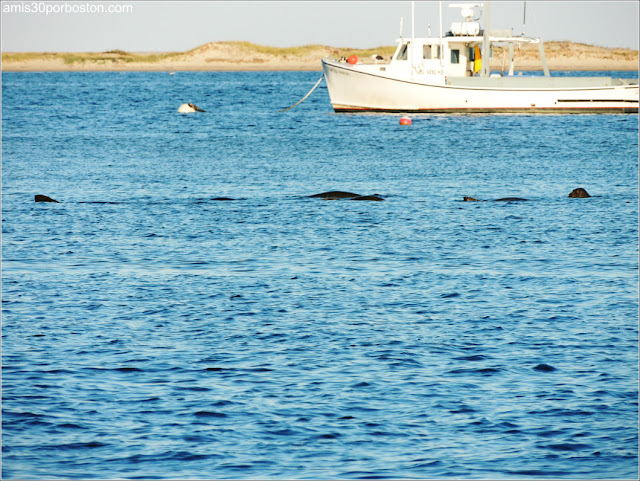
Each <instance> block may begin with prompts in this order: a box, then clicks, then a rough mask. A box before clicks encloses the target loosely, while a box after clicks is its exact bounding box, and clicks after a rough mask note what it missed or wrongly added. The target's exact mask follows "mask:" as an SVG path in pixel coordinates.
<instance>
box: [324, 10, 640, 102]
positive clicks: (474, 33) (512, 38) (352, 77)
mask: <svg viewBox="0 0 640 481" xmlns="http://www.w3.org/2000/svg"><path fill="white" fill-rule="evenodd" d="M525 5H526V2H525ZM449 6H450V7H454V8H460V9H461V10H460V13H461V14H462V17H463V19H464V20H463V21H460V22H453V23H452V24H451V29H450V31H449V32H447V33H446V34H444V35H443V34H442V27H441V25H442V2H440V35H439V36H438V37H431V36H429V38H416V37H414V35H413V33H414V27H413V10H414V7H413V3H412V28H411V30H412V35H411V38H410V39H407V38H402V27H401V36H400V38H398V39H397V42H398V47H397V49H396V51H395V53H394V55H393V57H392V58H391V60H390V61H389V62H387V63H380V62H379V61H378V60H376V61H375V62H369V63H365V62H360V61H359V60H358V59H357V57H355V56H352V57H350V58H349V59H348V60H347V59H344V58H343V59H341V60H332V59H323V60H322V66H323V69H324V76H325V79H326V82H327V87H328V90H329V97H330V99H331V104H332V106H333V109H334V110H335V111H336V112H363V111H378V112H434V113H448V112H475V113H594V112H599V113H637V112H638V79H617V78H611V77H552V76H551V75H550V73H549V69H548V67H547V64H546V60H545V56H544V47H543V42H542V40H541V39H540V38H534V37H527V36H525V35H524V26H523V33H522V34H521V35H517V36H516V35H514V34H513V33H512V29H509V30H490V29H489V2H486V4H482V3H464V4H452V5H449ZM482 14H484V28H482V29H481V28H480V24H479V20H480V18H481V16H482ZM523 25H524V20H523ZM429 35H430V33H429ZM520 44H537V45H538V48H539V52H540V59H541V64H542V65H541V66H542V70H543V71H544V76H541V75H538V76H521V75H514V68H515V66H514V47H515V46H518V45H520ZM494 46H499V47H501V48H502V49H503V52H505V54H506V51H507V49H508V52H509V54H508V57H509V58H508V72H502V73H497V72H494V73H492V72H491V71H490V69H489V62H488V61H487V62H485V61H484V59H489V58H490V55H491V48H492V47H494ZM505 63H506V59H505ZM505 70H506V68H505Z"/></svg>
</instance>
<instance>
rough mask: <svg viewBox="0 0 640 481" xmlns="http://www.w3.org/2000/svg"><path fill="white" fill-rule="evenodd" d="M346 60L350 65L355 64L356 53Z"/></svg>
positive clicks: (356, 60)
mask: <svg viewBox="0 0 640 481" xmlns="http://www.w3.org/2000/svg"><path fill="white" fill-rule="evenodd" d="M347 62H349V63H350V64H351V65H355V64H357V63H358V57H357V56H356V55H352V56H351V57H349V58H348V59H347Z"/></svg>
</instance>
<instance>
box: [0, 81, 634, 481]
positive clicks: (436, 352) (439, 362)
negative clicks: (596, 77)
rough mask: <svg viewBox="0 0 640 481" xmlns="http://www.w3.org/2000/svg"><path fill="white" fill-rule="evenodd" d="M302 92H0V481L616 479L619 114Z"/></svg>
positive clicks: (264, 85) (621, 182) (630, 404)
mask: <svg viewBox="0 0 640 481" xmlns="http://www.w3.org/2000/svg"><path fill="white" fill-rule="evenodd" d="M605 74H606V75H610V74H611V73H610V72H607V73H605ZM619 74H622V75H625V73H613V75H614V76H618V75H619ZM569 75H571V74H569ZM626 75H629V74H626ZM631 75H635V76H637V73H635V72H634V73H633V74H631ZM319 76H320V73H319V72H237V73H232V72H176V73H175V75H168V73H167V72H155V73H139V72H129V73H119V72H105V73H3V75H2V261H3V264H2V265H3V268H2V362H3V376H2V393H3V399H2V405H3V417H2V425H3V427H2V442H3V455H2V475H3V478H4V479H61V478H82V479H89V478H94V479H96V478H97V479H114V478H118V479H123V478H124V479H135V478H164V479H167V478H172V479H176V478H178V479H212V478H214V479H220V478H223V479H256V478H257V479H311V478H313V479H318V478H322V479H337V478H340V479H355V478H414V479H415V478H422V479H424V478H428V479H439V478H458V479H459V478H465V479H467V478H473V479H505V478H509V479H522V478H529V479H533V478H536V479H576V478H577V479H608V478H616V479H625V478H629V479H637V477H638V116H637V115H571V116H562V115H494V116H491V115H414V116H412V119H413V124H412V125H411V126H400V125H399V124H398V119H399V117H400V116H399V115H366V114H360V115H357V114H334V113H333V112H332V110H331V107H330V104H329V99H328V94H327V91H326V87H325V86H324V84H322V85H321V87H319V88H318V89H317V90H316V91H315V92H314V93H313V94H312V95H311V96H310V97H309V98H308V99H307V100H306V101H305V102H304V103H302V104H301V105H300V106H298V107H296V108H295V109H292V110H290V111H288V112H285V113H278V110H279V109H282V108H284V107H287V106H289V105H291V104H293V103H294V102H296V101H297V100H299V99H300V98H301V97H302V96H303V95H304V94H305V93H306V92H307V91H308V90H309V89H310V88H311V86H313V84H314V82H315V81H316V80H317V79H318V77H319ZM184 102H194V103H196V104H197V105H198V106H199V107H201V108H203V109H204V110H206V111H207V112H206V113H197V114H191V115H180V114H178V113H177V112H176V110H177V107H178V106H179V105H180V104H182V103H184ZM576 187H584V188H585V189H586V190H587V191H588V192H589V193H590V194H591V195H592V196H593V197H591V198H588V199H572V198H568V197H567V195H568V193H569V192H570V191H571V190H572V189H574V188H576ZM328 190H345V191H351V192H355V193H359V194H374V193H376V194H379V195H381V196H383V197H384V198H385V200H384V201H383V202H356V201H349V200H335V201H326V200H321V199H314V198H308V197H306V196H309V195H312V194H317V193H320V192H324V191H328ZM35 194H45V195H48V196H51V197H53V198H55V199H57V200H59V201H60V203H58V204H53V203H35V202H34V195H35ZM463 196H472V197H476V198H480V199H486V200H492V199H497V198H500V197H507V196H517V197H524V198H527V199H529V201H528V202H462V198H463ZM218 197H230V198H233V199H234V200H232V201H220V200H213V199H215V198H218Z"/></svg>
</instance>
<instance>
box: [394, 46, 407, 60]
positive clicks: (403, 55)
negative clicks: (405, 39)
mask: <svg viewBox="0 0 640 481" xmlns="http://www.w3.org/2000/svg"><path fill="white" fill-rule="evenodd" d="M396 60H407V44H406V43H405V44H404V45H402V48H401V49H400V51H399V52H398V55H397V56H396Z"/></svg>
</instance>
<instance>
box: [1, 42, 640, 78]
mask: <svg viewBox="0 0 640 481" xmlns="http://www.w3.org/2000/svg"><path fill="white" fill-rule="evenodd" d="M394 51H395V47H394V46H380V47H376V48H371V49H353V48H342V47H330V46H324V45H305V46H302V47H287V48H277V47H268V46H262V45H257V44H252V43H249V42H210V43H207V44H204V45H201V46H199V47H197V48H194V49H192V50H189V51H186V52H145V53H132V52H125V51H123V50H110V51H107V52H57V53H56V52H24V53H17V52H16V53H10V52H4V53H2V71H3V72H131V71H139V72H170V71H212V72H220V71H238V72H251V71H317V72H320V71H321V70H322V64H321V61H320V60H321V59H322V58H325V57H329V58H340V57H347V56H350V55H352V54H355V55H357V56H358V57H359V58H360V61H361V62H365V63H370V62H372V59H371V56H372V55H373V54H376V55H382V56H383V57H384V58H385V61H383V62H381V63H385V62H388V61H389V59H390V58H391V56H392V55H393V53H394ZM545 56H546V59H547V64H548V66H549V69H550V70H554V71H571V70H577V71H606V70H614V71H615V70H619V71H637V70H638V51H637V50H630V49H620V48H605V47H596V46H592V45H585V44H578V43H572V42H546V43H545ZM504 63H505V53H504V52H502V51H501V49H499V48H497V49H496V50H494V54H493V58H492V59H491V69H492V70H501V69H502V68H503V67H504ZM507 68H508V67H507ZM505 70H506V68H505ZM515 70H518V71H536V70H542V65H541V62H540V56H539V53H538V49H537V47H535V48H534V47H532V46H527V45H525V46H523V47H522V48H521V49H520V50H518V51H516V55H515Z"/></svg>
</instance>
